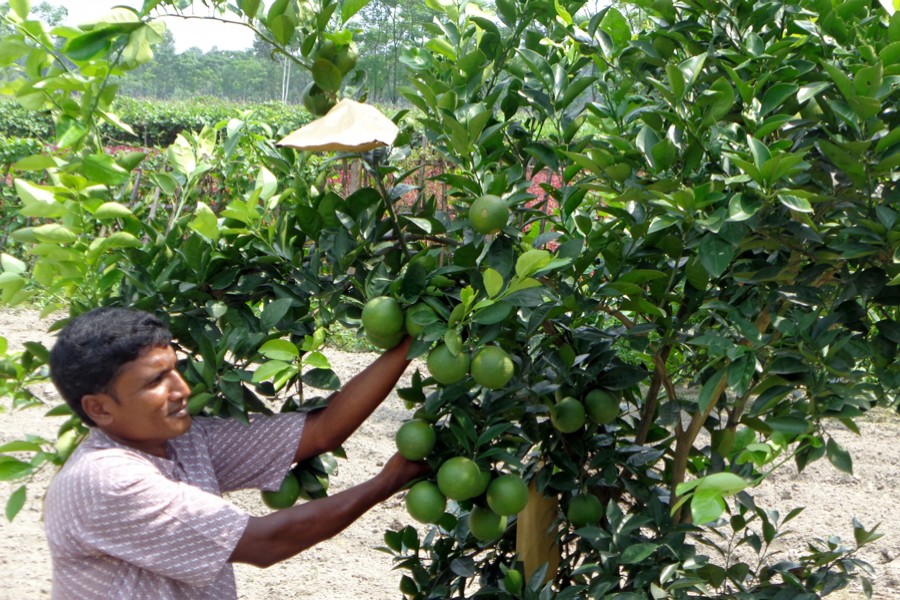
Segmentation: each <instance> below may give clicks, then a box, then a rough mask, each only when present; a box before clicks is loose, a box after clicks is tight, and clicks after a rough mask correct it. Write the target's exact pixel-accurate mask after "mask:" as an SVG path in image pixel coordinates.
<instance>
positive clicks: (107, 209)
mask: <svg viewBox="0 0 900 600" xmlns="http://www.w3.org/2000/svg"><path fill="white" fill-rule="evenodd" d="M94 216H95V217H96V218H98V219H101V220H105V219H124V218H126V217H130V216H132V212H131V209H130V208H128V207H127V206H125V205H124V204H119V203H118V202H104V203H103V204H101V205H100V206H99V207H97V210H95V211H94Z"/></svg>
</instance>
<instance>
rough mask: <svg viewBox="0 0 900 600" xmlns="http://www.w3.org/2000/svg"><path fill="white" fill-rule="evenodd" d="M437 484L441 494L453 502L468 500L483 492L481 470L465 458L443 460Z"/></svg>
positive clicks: (457, 457) (455, 457)
mask: <svg viewBox="0 0 900 600" xmlns="http://www.w3.org/2000/svg"><path fill="white" fill-rule="evenodd" d="M437 484H438V488H439V489H440V490H441V493H442V494H444V495H445V496H447V497H448V498H452V499H453V500H468V499H469V498H474V497H475V496H477V495H479V494H480V493H481V492H482V491H483V490H484V484H483V481H482V474H481V469H479V468H478V465H476V464H475V461H473V460H472V459H470V458H466V457H465V456H454V457H453V458H450V459H447V460H445V461H444V463H443V464H442V465H441V466H440V468H439V469H438V472H437Z"/></svg>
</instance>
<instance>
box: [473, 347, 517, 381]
mask: <svg viewBox="0 0 900 600" xmlns="http://www.w3.org/2000/svg"><path fill="white" fill-rule="evenodd" d="M514 371H515V365H513V361H512V359H511V358H510V357H509V354H507V353H506V352H505V351H504V350H503V348H498V347H497V346H485V347H484V348H482V349H481V350H479V351H478V352H477V353H476V354H475V358H473V359H472V379H474V380H475V383H477V384H478V385H480V386H482V387H486V388H488V389H489V390H499V389H500V388H502V387H503V386H505V385H506V384H507V383H509V380H510V379H512V376H513V372H514Z"/></svg>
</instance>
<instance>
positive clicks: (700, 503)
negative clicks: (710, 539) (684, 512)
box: [691, 490, 725, 525]
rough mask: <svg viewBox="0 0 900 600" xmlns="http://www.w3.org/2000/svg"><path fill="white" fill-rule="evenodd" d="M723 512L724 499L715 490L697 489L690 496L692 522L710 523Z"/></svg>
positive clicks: (699, 523)
mask: <svg viewBox="0 0 900 600" xmlns="http://www.w3.org/2000/svg"><path fill="white" fill-rule="evenodd" d="M723 512H725V500H723V499H722V495H721V494H718V493H716V492H715V491H711V490H706V491H697V492H695V493H694V496H693V497H692V498H691V517H692V518H693V520H694V523H697V524H698V525H702V524H704V523H711V522H713V521H715V520H716V519H718V518H719V517H720V516H721V515H722V513H723Z"/></svg>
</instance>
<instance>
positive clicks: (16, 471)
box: [0, 456, 34, 481]
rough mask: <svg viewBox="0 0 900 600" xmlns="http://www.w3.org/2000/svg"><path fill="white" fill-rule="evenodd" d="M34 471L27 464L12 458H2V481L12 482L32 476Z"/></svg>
mask: <svg viewBox="0 0 900 600" xmlns="http://www.w3.org/2000/svg"><path fill="white" fill-rule="evenodd" d="M33 470H34V467H32V466H31V465H30V464H28V463H27V462H22V461H21V460H18V459H15V458H13V457H11V456H0V481H12V480H14V479H19V478H21V477H25V476H26V475H28V474H30V473H31V472H32V471H33Z"/></svg>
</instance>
